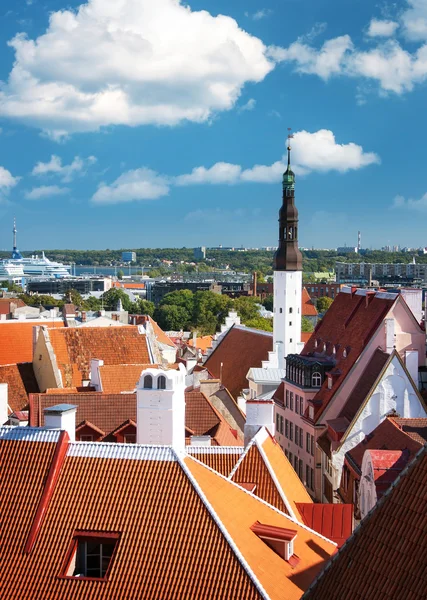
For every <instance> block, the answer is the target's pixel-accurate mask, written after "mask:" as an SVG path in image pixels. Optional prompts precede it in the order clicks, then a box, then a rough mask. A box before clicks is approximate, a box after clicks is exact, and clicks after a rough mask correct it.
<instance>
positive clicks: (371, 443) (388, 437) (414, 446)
mask: <svg viewBox="0 0 427 600" xmlns="http://www.w3.org/2000/svg"><path fill="white" fill-rule="evenodd" d="M399 421H411V422H416V423H418V422H419V423H420V424H421V426H424V424H427V419H396V418H394V417H387V418H386V419H384V421H383V422H382V423H380V424H379V425H378V427H376V428H375V429H374V430H373V431H372V432H371V433H370V434H368V435H367V436H366V437H365V439H364V440H363V441H361V442H360V443H359V444H357V446H355V447H354V448H352V449H351V450H350V451H349V452H347V453H346V455H345V458H346V460H347V462H348V463H349V465H350V466H351V467H352V468H353V469H354V470H355V471H356V473H357V474H358V475H359V476H360V475H361V474H362V460H363V455H364V454H365V451H366V450H406V449H407V450H408V451H409V454H410V457H413V456H415V454H416V453H417V452H418V450H419V449H420V448H421V446H422V445H423V444H424V443H425V442H426V441H427V440H423V441H422V442H420V441H418V440H417V439H414V438H413V437H412V436H411V435H408V433H406V432H405V430H404V429H403V426H400V425H399V423H398V422H399ZM416 423H415V424H412V425H411V427H414V428H416Z"/></svg>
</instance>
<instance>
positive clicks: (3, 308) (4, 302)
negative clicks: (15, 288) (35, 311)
mask: <svg viewBox="0 0 427 600" xmlns="http://www.w3.org/2000/svg"><path fill="white" fill-rule="evenodd" d="M23 306H27V305H26V304H25V302H23V301H22V300H21V299H20V298H0V315H7V314H8V313H10V312H12V310H14V309H15V308H22V307H23Z"/></svg>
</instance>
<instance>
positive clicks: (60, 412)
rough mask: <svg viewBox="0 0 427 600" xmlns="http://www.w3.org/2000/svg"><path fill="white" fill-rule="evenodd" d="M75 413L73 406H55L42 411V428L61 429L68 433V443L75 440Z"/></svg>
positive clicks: (75, 409) (75, 407) (75, 408)
mask: <svg viewBox="0 0 427 600" xmlns="http://www.w3.org/2000/svg"><path fill="white" fill-rule="evenodd" d="M76 411H77V406H75V405H74V404H55V406H49V407H48V408H45V409H44V411H43V412H44V426H45V427H47V428H48V429H62V430H64V431H66V432H67V433H68V436H69V438H70V442H75V440H76Z"/></svg>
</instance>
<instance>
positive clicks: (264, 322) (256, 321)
mask: <svg viewBox="0 0 427 600" xmlns="http://www.w3.org/2000/svg"><path fill="white" fill-rule="evenodd" d="M245 325H246V326H247V327H252V328H253V329H262V330H263V331H273V319H266V318H264V317H254V318H253V319H249V320H248V321H246V323H245Z"/></svg>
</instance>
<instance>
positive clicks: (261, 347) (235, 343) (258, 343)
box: [204, 326, 273, 398]
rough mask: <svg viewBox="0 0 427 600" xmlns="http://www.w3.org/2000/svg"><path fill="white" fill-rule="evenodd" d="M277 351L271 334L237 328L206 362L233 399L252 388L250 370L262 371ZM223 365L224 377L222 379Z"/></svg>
mask: <svg viewBox="0 0 427 600" xmlns="http://www.w3.org/2000/svg"><path fill="white" fill-rule="evenodd" d="M272 349H273V336H272V334H271V333H266V332H262V331H256V330H254V329H249V328H245V327H239V326H234V327H232V328H231V329H230V330H229V331H228V333H227V334H226V335H225V336H224V338H223V339H222V341H221V342H220V343H219V344H218V346H217V347H216V348H215V350H214V351H213V352H212V354H211V355H210V356H209V357H208V359H207V361H206V362H205V365H204V366H205V367H206V368H207V369H209V371H210V372H211V373H212V375H213V376H214V378H216V379H219V378H221V383H222V384H223V385H224V386H225V387H226V388H227V389H228V390H229V391H230V393H231V395H232V396H233V398H237V396H238V395H239V394H240V392H241V391H242V390H243V389H245V388H247V387H248V382H247V379H246V375H247V373H248V371H249V369H250V368H252V367H261V366H262V361H263V360H268V353H269V352H270V351H271V350H272ZM221 363H223V366H222V377H221Z"/></svg>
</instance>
